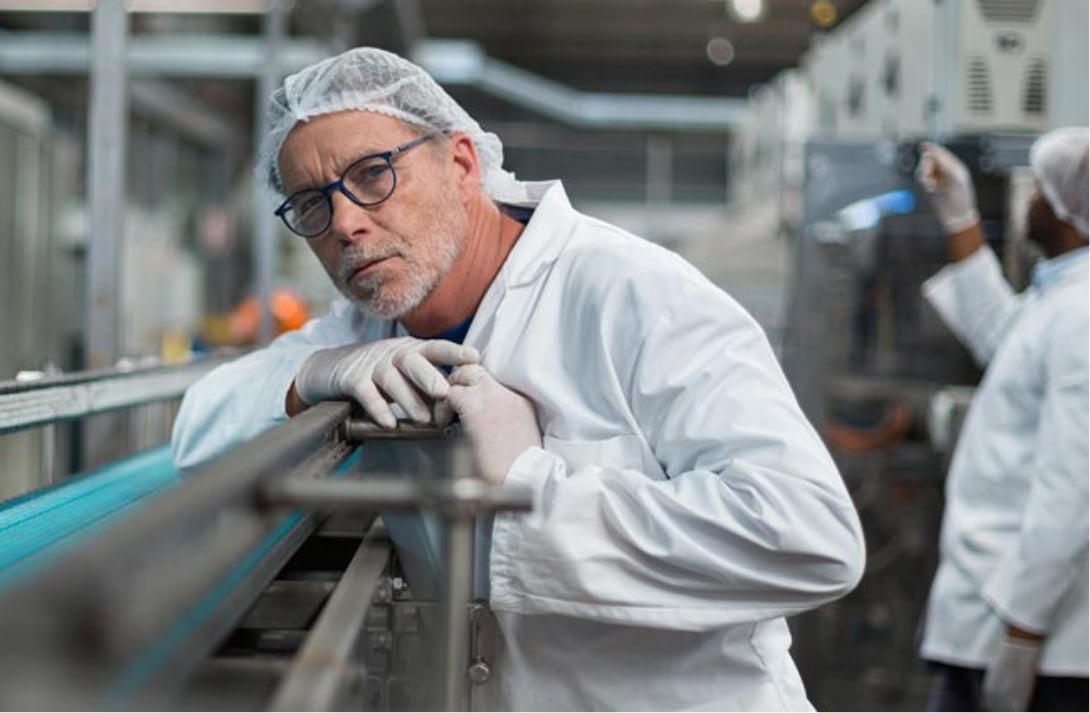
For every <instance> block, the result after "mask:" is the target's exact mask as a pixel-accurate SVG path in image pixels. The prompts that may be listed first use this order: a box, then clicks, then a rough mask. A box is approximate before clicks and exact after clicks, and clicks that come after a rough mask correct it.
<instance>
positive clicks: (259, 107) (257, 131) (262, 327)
mask: <svg viewBox="0 0 1090 713" xmlns="http://www.w3.org/2000/svg"><path fill="white" fill-rule="evenodd" d="M263 28H264V43H265V44H264V47H263V49H264V60H265V61H264V63H263V70H262V72H261V74H260V75H258V81H257V97H256V101H254V113H255V114H256V116H255V117H254V164H255V165H257V163H258V162H259V156H258V151H259V150H260V147H261V142H262V140H263V139H264V138H265V134H267V133H268V132H269V128H270V127H269V120H268V103H269V98H270V97H272V95H273V92H275V91H276V90H277V88H278V87H279V86H280V78H281V74H280V68H279V67H278V66H277V63H276V59H277V57H279V56H280V51H281V45H283V44H284V35H285V31H286V29H287V13H286V12H285V11H284V4H283V0H269V7H268V12H267V13H266V14H265V18H264V25H263ZM272 211H273V206H271V205H268V203H267V196H266V195H265V192H264V191H254V192H253V225H254V240H255V241H256V244H255V245H254V251H253V259H254V265H253V272H254V280H255V281H256V283H257V284H256V285H255V288H256V292H257V299H258V303H259V304H260V305H261V322H260V323H259V325H258V332H257V339H258V342H259V343H260V344H268V343H269V342H270V341H272V338H273V336H274V333H273V326H274V325H273V317H272V283H273V279H274V278H275V276H276V273H277V266H276V263H277V249H276V248H277V245H276V240H277V238H278V237H279V235H280V232H279V230H278V229H277V226H276V216H274V215H273V213H272Z"/></svg>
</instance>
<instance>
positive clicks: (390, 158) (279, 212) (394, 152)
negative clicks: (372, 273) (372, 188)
mask: <svg viewBox="0 0 1090 713" xmlns="http://www.w3.org/2000/svg"><path fill="white" fill-rule="evenodd" d="M438 136H442V132H439V131H435V132H432V133H430V134H424V135H423V136H417V137H416V138H415V139H413V140H412V141H407V142H405V143H403V144H401V145H400V146H395V147H394V148H392V149H390V150H389V151H380V152H379V153H372V154H367V155H366V156H360V157H359V158H357V159H356V160H354V161H352V163H350V164H348V165H347V166H346V167H345V169H344V170H343V171H341V175H340V178H338V179H337V180H336V181H333V182H332V183H329V184H327V185H325V186H322V187H315V188H301V189H299V190H298V191H295V192H294V193H292V194H291V195H290V196H288V197H287V198H285V199H284V202H283V203H281V204H280V206H279V207H278V208H277V209H276V210H275V211H273V214H274V215H275V216H276V217H278V218H280V220H281V221H283V223H284V225H285V226H287V228H288V230H290V231H291V232H293V233H295V234H296V235H298V236H300V237H302V238H305V239H307V240H311V239H313V238H317V237H318V236H320V235H322V234H323V233H325V232H326V231H327V230H329V226H331V225H333V198H332V197H331V196H332V195H333V191H340V192H341V194H342V195H344V197H345V198H347V199H348V200H350V201H352V202H353V203H355V204H356V205H358V206H359V207H360V208H374V207H375V206H377V205H381V204H383V203H385V202H386V201H388V200H390V196H392V195H393V194H394V191H395V190H397V171H396V170H395V169H394V158H395V157H396V156H399V155H400V154H403V153H405V152H406V151H409V150H411V149H414V148H416V147H417V146H420V145H421V144H423V143H425V142H427V141H430V140H432V139H434V138H436V137H438ZM375 159H382V160H384V161H385V162H386V165H387V166H389V168H390V175H391V176H392V177H393V181H392V182H391V184H390V192H389V193H387V194H386V195H385V196H384V197H383V198H382V199H380V200H377V201H364V200H360V199H359V198H357V197H356V196H355V195H353V194H352V191H350V190H348V186H346V185H345V184H344V179H345V176H347V175H348V173H349V172H350V171H351V170H352V169H353V168H355V167H356V166H358V165H359V164H361V163H363V162H364V161H373V160H375ZM314 192H318V193H321V194H322V198H323V199H324V200H325V202H326V205H328V206H329V218H328V219H327V220H326V223H325V225H324V226H322V229H321V230H319V231H318V232H316V233H313V234H310V235H308V234H306V233H301V232H299V231H298V230H296V229H295V228H293V227H292V226H291V223H289V222H288V219H287V217H286V215H285V214H286V213H287V212H288V211H289V210H291V209H292V205H291V202H292V200H293V199H294V198H295V197H296V196H298V195H300V194H303V193H314Z"/></svg>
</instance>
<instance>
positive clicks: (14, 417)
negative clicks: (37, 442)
mask: <svg viewBox="0 0 1090 713" xmlns="http://www.w3.org/2000/svg"><path fill="white" fill-rule="evenodd" d="M225 361H226V359H224V358H221V359H207V360H203V361H199V362H195V363H193V364H187V365H184V366H178V367H169V368H162V367H160V368H155V369H142V370H138V371H134V372H130V373H126V372H123V371H120V370H107V371H105V372H103V373H100V374H90V375H83V377H82V378H80V377H79V375H69V376H64V377H59V378H52V379H49V378H47V379H41V380H38V381H31V382H20V383H14V382H0V435H3V434H6V433H11V432H13V431H19V430H22V429H26V428H34V427H36V426H44V425H46V424H51V423H57V422H60V421H69V420H72V419H77V418H83V417H84V416H91V415H94V414H98V413H106V412H108V411H115V410H118V409H123V408H128V407H130V406H138V405H140V404H145V403H151V402H153V401H165V400H167V399H173V398H178V397H180V396H181V395H182V394H183V393H184V392H185V390H186V389H187V388H188V387H189V385H190V384H192V383H193V382H195V381H196V380H197V379H199V378H201V377H202V376H204V375H205V374H207V373H208V372H209V371H211V370H212V369H214V368H215V367H216V366H218V365H220V364H222V363H224V362H225Z"/></svg>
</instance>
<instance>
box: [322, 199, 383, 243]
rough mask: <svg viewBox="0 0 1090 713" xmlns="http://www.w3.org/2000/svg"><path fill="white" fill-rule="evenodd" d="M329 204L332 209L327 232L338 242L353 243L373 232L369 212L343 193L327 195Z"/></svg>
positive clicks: (372, 221)
mask: <svg viewBox="0 0 1090 713" xmlns="http://www.w3.org/2000/svg"><path fill="white" fill-rule="evenodd" d="M329 202H330V206H331V207H332V209H333V219H332V221H330V224H329V230H330V233H331V234H332V235H333V236H334V237H336V238H337V239H338V240H341V241H344V242H346V243H351V242H355V241H357V240H361V239H364V238H366V237H368V236H369V235H370V234H371V232H372V231H373V230H374V227H375V223H374V220H373V219H372V217H371V211H369V210H367V209H366V208H363V207H361V206H358V205H356V204H355V203H353V202H352V201H351V200H349V199H348V196H346V195H345V194H344V193H341V192H340V191H333V192H332V193H331V194H330V195H329Z"/></svg>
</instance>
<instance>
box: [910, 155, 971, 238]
mask: <svg viewBox="0 0 1090 713" xmlns="http://www.w3.org/2000/svg"><path fill="white" fill-rule="evenodd" d="M921 148H922V151H921V154H920V164H919V166H918V167H917V168H916V180H917V181H919V183H920V185H922V186H923V188H924V190H926V191H927V193H928V194H929V195H930V196H931V204H932V205H933V206H935V213H937V214H938V216H939V222H941V223H942V225H943V227H944V228H946V232H948V233H960V232H962V231H964V230H967V229H969V228H971V227H973V226H974V225H976V224H977V223H979V222H980V215H979V214H978V213H977V211H976V193H975V192H974V191H973V181H972V179H971V178H970V176H969V169H967V168H966V167H965V164H963V163H962V162H961V161H960V160H959V159H958V157H957V156H955V155H954V154H952V153H950V152H949V151H947V150H946V149H945V148H943V147H942V146H939V145H938V144H932V143H924V144H922V146H921Z"/></svg>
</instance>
